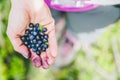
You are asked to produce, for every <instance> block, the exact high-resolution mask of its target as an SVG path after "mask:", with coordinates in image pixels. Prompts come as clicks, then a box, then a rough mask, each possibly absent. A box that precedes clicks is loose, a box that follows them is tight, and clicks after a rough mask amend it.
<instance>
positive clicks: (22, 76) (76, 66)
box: [0, 0, 120, 80]
mask: <svg viewBox="0 0 120 80" xmlns="http://www.w3.org/2000/svg"><path fill="white" fill-rule="evenodd" d="M10 6H11V5H10V0H0V80H120V20H118V21H116V22H115V23H114V24H111V25H110V26H109V27H108V28H107V29H106V30H105V31H104V33H103V34H102V36H100V38H99V39H98V40H97V41H96V42H95V43H94V44H92V45H91V46H89V48H84V47H82V48H80V49H79V51H78V52H77V56H76V57H75V59H74V61H73V62H72V63H71V64H69V65H67V66H65V67H62V68H59V69H56V68H54V67H51V68H50V69H47V70H43V69H42V68H35V67H34V66H33V65H32V63H31V62H30V61H29V60H27V59H24V58H23V57H22V56H21V55H20V54H18V53H17V52H15V51H14V50H13V47H12V45H11V43H10V41H9V39H8V37H7V35H6V28H7V22H8V15H9V11H10Z"/></svg>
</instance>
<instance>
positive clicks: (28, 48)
mask: <svg viewBox="0 0 120 80" xmlns="http://www.w3.org/2000/svg"><path fill="white" fill-rule="evenodd" d="M11 2H12V4H11V5H12V6H11V11H10V14H9V19H8V27H7V35H8V37H9V39H10V41H11V43H12V45H13V48H14V50H15V51H17V52H19V53H20V54H21V55H23V56H24V57H25V58H27V59H28V58H29V59H30V60H31V61H32V63H33V64H34V66H35V67H43V68H49V67H50V65H51V64H53V63H54V61H55V58H56V56H57V42H56V36H55V27H54V26H55V24H54V19H53V18H52V16H51V14H50V11H49V8H48V6H47V5H46V4H45V3H44V0H25V1H24V0H23V1H21V0H11ZM34 3H39V4H38V6H37V8H36V5H35V4H34ZM16 12H17V13H16ZM29 22H33V23H40V24H43V25H44V27H46V28H47V29H48V30H47V32H45V33H47V34H46V35H49V38H48V42H49V45H48V46H49V47H48V48H47V49H46V51H44V50H45V49H44V48H42V47H39V48H37V50H38V51H36V47H38V46H40V45H41V44H42V41H41V39H44V38H45V39H46V38H47V37H48V36H43V33H40V34H41V35H42V36H37V35H38V34H36V31H39V27H38V26H39V24H37V25H36V27H37V28H36V27H35V25H34V24H33V23H31V24H28V23H29ZM27 26H29V27H30V28H29V29H28V30H26V28H27ZM34 27H35V28H34ZM32 28H33V29H32ZM25 30H26V31H25ZM42 31H43V32H44V31H46V30H42ZM28 34H32V35H28ZM21 36H23V37H21ZM35 36H36V37H35ZM20 37H21V39H20ZM35 39H36V40H35ZM22 41H24V42H22ZM27 41H28V42H27ZM36 42H37V43H38V44H37V43H36ZM31 43H32V44H31ZM29 44H30V45H29ZM46 44H48V43H46ZM45 47H46V46H45ZM32 48H34V49H33V50H34V51H36V52H33V50H32ZM40 50H43V51H42V52H41V53H40V52H39V51H40ZM37 54H40V56H39V55H37Z"/></svg>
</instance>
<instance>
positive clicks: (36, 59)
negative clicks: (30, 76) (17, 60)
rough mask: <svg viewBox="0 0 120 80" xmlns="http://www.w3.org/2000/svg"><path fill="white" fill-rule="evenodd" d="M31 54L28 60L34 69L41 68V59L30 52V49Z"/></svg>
mask: <svg viewBox="0 0 120 80" xmlns="http://www.w3.org/2000/svg"><path fill="white" fill-rule="evenodd" d="M30 52H31V56H30V60H31V61H32V62H33V64H34V66H35V67H40V66H41V58H40V57H39V56H38V55H37V54H36V53H35V52H33V51H32V49H30Z"/></svg>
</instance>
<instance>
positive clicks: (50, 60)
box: [46, 48, 55, 65]
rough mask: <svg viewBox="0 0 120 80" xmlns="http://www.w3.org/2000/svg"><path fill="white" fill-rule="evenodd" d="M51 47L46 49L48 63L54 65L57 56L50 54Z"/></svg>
mask: <svg viewBox="0 0 120 80" xmlns="http://www.w3.org/2000/svg"><path fill="white" fill-rule="evenodd" d="M50 52H51V51H50V48H48V49H47V50H46V54H47V57H48V58H47V63H48V65H52V64H53V63H54V61H55V57H52V55H51V54H50Z"/></svg>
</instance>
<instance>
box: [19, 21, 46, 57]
mask: <svg viewBox="0 0 120 80" xmlns="http://www.w3.org/2000/svg"><path fill="white" fill-rule="evenodd" d="M29 28H30V29H26V30H25V35H23V36H21V37H20V38H21V40H22V42H23V44H24V45H25V46H27V48H28V49H32V51H33V52H35V53H36V54H37V55H40V53H41V52H42V51H46V49H47V48H48V35H47V34H45V32H46V31H47V28H45V27H43V26H42V25H40V24H38V23H37V24H33V23H30V24H29Z"/></svg>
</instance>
